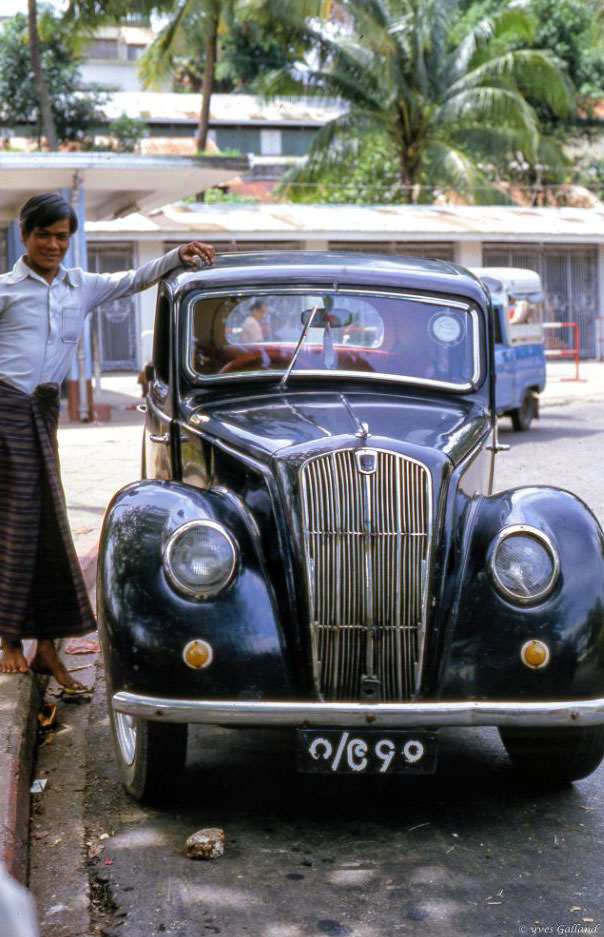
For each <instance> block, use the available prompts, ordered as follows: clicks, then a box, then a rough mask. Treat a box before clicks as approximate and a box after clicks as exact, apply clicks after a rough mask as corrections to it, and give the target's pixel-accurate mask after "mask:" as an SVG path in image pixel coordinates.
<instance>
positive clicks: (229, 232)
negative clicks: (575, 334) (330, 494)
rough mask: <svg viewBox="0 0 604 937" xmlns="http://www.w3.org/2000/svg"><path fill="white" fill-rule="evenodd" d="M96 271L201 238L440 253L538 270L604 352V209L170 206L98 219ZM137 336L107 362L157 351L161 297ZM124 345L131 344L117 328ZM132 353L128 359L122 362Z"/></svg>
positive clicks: (247, 244) (260, 246) (556, 313)
mask: <svg viewBox="0 0 604 937" xmlns="http://www.w3.org/2000/svg"><path fill="white" fill-rule="evenodd" d="M86 230H87V233H88V244H89V257H90V259H91V264H92V266H91V269H99V270H102V269H119V268H123V267H124V266H129V265H130V264H132V263H140V262H142V261H143V260H145V259H147V258H148V257H152V256H155V255H157V254H159V253H161V252H162V251H163V250H168V249H169V248H170V247H173V246H174V245H175V244H177V243H181V242H182V241H185V240H189V239H191V238H200V239H202V240H205V241H210V242H211V243H213V244H215V246H216V248H217V250H218V251H219V252H220V251H228V252H232V251H249V250H261V251H266V250H274V249H285V250H299V249H310V250H338V251H339V250H352V251H359V250H363V251H369V252H373V253H389V254H407V255H412V256H416V257H417V256H425V257H433V258H438V259H442V260H447V261H452V262H455V263H459V264H461V265H462V266H467V267H476V266H487V265H488V266H516V267H529V268H531V269H534V270H537V271H538V272H539V273H540V274H541V277H542V280H543V282H544V287H545V290H546V293H547V299H548V303H547V305H548V316H549V318H550V320H563V321H576V322H578V323H579V326H580V340H581V354H582V355H583V357H588V358H600V359H602V358H604V209H602V210H598V209H571V208H566V209H564V208H562V209H555V208H516V207H505V208H503V207H468V206H446V207H445V206H443V207H436V206H408V205H387V206H371V207H370V206H345V205H338V206H329V205H292V204H272V205H187V204H179V205H176V204H175V205H170V206H165V207H164V208H162V209H158V210H155V211H151V212H150V213H148V214H146V215H144V216H143V215H140V214H135V215H130V216H127V217H124V218H120V219H116V220H114V221H99V222H89V223H88V224H87V226H86ZM132 316H133V318H131V319H130V320H129V321H130V334H131V335H136V336H137V344H136V347H135V346H134V344H131V346H130V351H129V352H128V353H127V354H126V353H123V352H121V351H119V352H117V353H116V357H115V358H114V359H113V360H111V359H110V358H107V357H106V358H105V360H104V367H105V369H107V370H110V369H111V368H114V367H118V366H120V367H121V366H126V364H125V362H126V359H129V362H130V364H129V365H128V366H129V367H132V368H134V367H139V366H140V365H141V364H142V363H144V361H145V360H147V359H148V358H149V357H150V351H151V333H152V328H153V316H154V297H153V295H152V291H148V292H147V293H146V294H144V295H143V296H142V297H140V298H139V300H138V302H137V303H136V304H135V309H134V311H133V313H132ZM115 342H116V348H123V347H125V346H124V343H123V342H121V341H120V339H119V335H118V332H117V331H116V332H115ZM121 361H123V362H124V364H120V362H121Z"/></svg>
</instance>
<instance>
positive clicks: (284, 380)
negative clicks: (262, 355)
mask: <svg viewBox="0 0 604 937" xmlns="http://www.w3.org/2000/svg"><path fill="white" fill-rule="evenodd" d="M320 308H321V307H320V306H319V304H318V303H317V305H316V306H315V307H314V308H313V310H312V312H311V314H310V315H309V317H308V319H307V320H306V322H305V323H304V326H303V328H302V334H301V335H300V338H299V339H298V344H297V345H296V348H295V351H294V353H293V355H292V360H291V361H290V363H289V364H288V366H287V370H286V372H285V374H284V375H283V377H282V378H281V380H280V381H279V390H283V389H284V388H285V385H286V384H287V381H288V379H289V376H290V374H291V373H292V371H293V368H294V365H295V363H296V360H297V358H298V355H299V354H300V349H301V348H302V344H303V342H304V339H305V338H306V333H307V332H308V330H309V328H310V327H311V325H312V322H313V319H314V317H315V316H316V314H317V312H318V311H319V309H320Z"/></svg>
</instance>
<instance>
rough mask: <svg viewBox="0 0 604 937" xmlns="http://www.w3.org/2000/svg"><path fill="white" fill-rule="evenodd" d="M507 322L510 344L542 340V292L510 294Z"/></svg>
mask: <svg viewBox="0 0 604 937" xmlns="http://www.w3.org/2000/svg"><path fill="white" fill-rule="evenodd" d="M508 323H509V328H510V340H511V342H512V344H514V345H517V344H523V343H527V342H542V341H543V293H541V292H539V293H519V294H517V295H516V296H514V295H510V304H509V308H508Z"/></svg>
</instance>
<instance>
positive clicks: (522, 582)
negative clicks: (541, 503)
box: [490, 524, 560, 605]
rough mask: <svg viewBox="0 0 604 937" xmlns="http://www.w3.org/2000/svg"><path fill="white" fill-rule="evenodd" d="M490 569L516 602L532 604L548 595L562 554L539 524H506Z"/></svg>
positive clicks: (496, 580)
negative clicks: (540, 528) (535, 525)
mask: <svg viewBox="0 0 604 937" xmlns="http://www.w3.org/2000/svg"><path fill="white" fill-rule="evenodd" d="M490 568H491V575H492V576H493V581H494V583H495V586H496V587H497V589H498V591H499V592H500V593H501V594H502V595H503V596H505V598H506V599H509V600H510V601H512V602H516V603H518V604H519V605H530V604H531V603H533V602H537V601H539V600H540V599H544V598H545V596H546V595H548V594H549V593H550V592H551V591H552V589H553V588H554V585H555V583H556V580H557V578H558V573H559V571H560V561H559V559H558V554H557V552H556V550H555V548H554V546H553V544H552V543H551V541H550V540H549V538H548V537H546V536H545V534H543V533H541V531H540V530H537V529H536V528H535V527H528V526H527V525H526V524H517V525H515V526H513V527H506V528H505V529H504V530H502V531H501V533H500V534H499V536H498V537H497V539H496V540H495V542H494V544H493V546H492V549H491V554H490Z"/></svg>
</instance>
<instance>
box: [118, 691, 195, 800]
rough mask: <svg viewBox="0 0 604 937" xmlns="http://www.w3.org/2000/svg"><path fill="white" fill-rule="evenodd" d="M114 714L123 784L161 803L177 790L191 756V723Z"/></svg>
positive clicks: (137, 795) (141, 796) (133, 793)
mask: <svg viewBox="0 0 604 937" xmlns="http://www.w3.org/2000/svg"><path fill="white" fill-rule="evenodd" d="M109 711H110V713H111V728H112V731H113V742H114V745H115V752H116V756H117V761H118V765H119V769H120V775H121V779H122V783H123V785H124V787H125V788H126V790H127V791H128V793H129V794H130V795H131V796H132V797H134V798H135V799H136V800H140V801H143V802H145V803H159V802H161V801H164V800H169V799H170V797H172V796H173V795H174V794H175V793H177V791H178V789H179V787H180V783H181V780H182V775H183V771H184V766H185V760H186V756H187V726H186V724H185V725H183V724H181V723H177V724H173V723H163V722H151V721H150V720H148V719H140V718H138V717H137V716H128V715H126V713H118V712H113V711H112V708H111V707H110V709H109Z"/></svg>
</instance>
